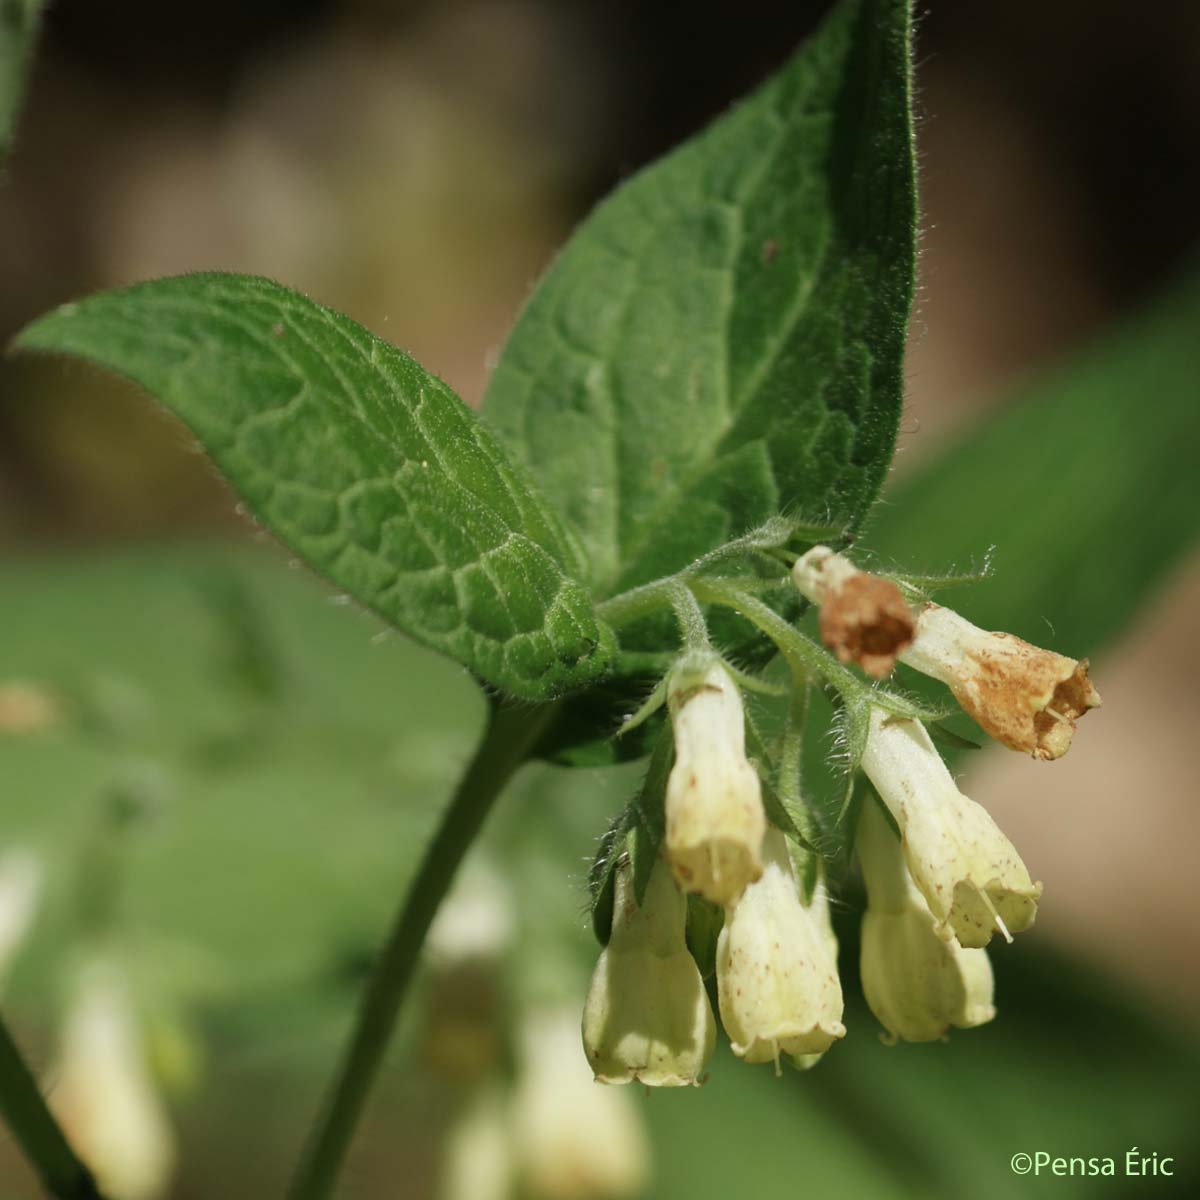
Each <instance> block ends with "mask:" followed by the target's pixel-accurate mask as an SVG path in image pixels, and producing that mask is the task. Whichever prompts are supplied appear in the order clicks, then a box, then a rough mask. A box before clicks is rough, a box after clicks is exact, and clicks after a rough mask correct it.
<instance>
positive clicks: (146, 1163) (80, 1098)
mask: <svg viewBox="0 0 1200 1200" xmlns="http://www.w3.org/2000/svg"><path fill="white" fill-rule="evenodd" d="M50 1106H51V1108H52V1109H53V1110H54V1112H55V1114H56V1116H57V1117H58V1119H59V1120H60V1121H61V1122H62V1125H63V1129H64V1130H65V1131H66V1134H67V1137H68V1138H69V1139H70V1140H71V1143H72V1145H74V1147H75V1148H76V1149H77V1150H78V1151H79V1154H80V1156H81V1157H82V1158H83V1160H84V1162H86V1163H87V1164H88V1166H89V1167H91V1169H92V1171H93V1172H94V1173H95V1175H96V1179H97V1182H98V1183H99V1185H100V1189H101V1190H102V1191H103V1192H104V1194H105V1195H106V1196H110V1197H112V1200H155V1198H156V1197H159V1196H162V1195H163V1194H164V1193H165V1191H166V1189H167V1185H168V1183H169V1182H170V1178H171V1173H172V1171H173V1169H174V1166H175V1139H174V1136H173V1134H172V1132H171V1127H170V1125H169V1123H168V1121H167V1115H166V1112H165V1111H164V1109H163V1105H162V1102H161V1101H160V1099H159V1096H158V1093H157V1092H156V1090H155V1087H154V1083H153V1081H152V1080H151V1078H150V1073H149V1071H148V1069H147V1065H146V1060H145V1056H144V1054H143V1052H142V1046H141V1039H140V1035H139V1030H138V1026H137V1022H136V1018H135V1016H134V1012H133V1008H132V1004H131V1001H130V998H129V995H128V993H127V990H126V986H125V981H124V978H123V976H122V975H121V974H120V972H119V971H118V970H117V969H116V968H115V967H114V966H113V965H112V964H110V963H106V962H94V963H91V964H90V965H89V966H88V967H87V968H86V969H85V970H84V971H83V972H81V975H80V979H79V985H78V994H77V996H76V998H75V1002H74V1005H73V1007H72V1008H71V1009H70V1011H69V1012H68V1014H67V1020H66V1025H65V1027H64V1030H63V1039H62V1047H61V1053H60V1057H59V1062H58V1067H57V1069H56V1070H55V1072H54V1073H53V1075H52V1076H51V1087H50Z"/></svg>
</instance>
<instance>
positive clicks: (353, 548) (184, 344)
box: [16, 275, 612, 699]
mask: <svg viewBox="0 0 1200 1200" xmlns="http://www.w3.org/2000/svg"><path fill="white" fill-rule="evenodd" d="M16 344H17V346H18V347H21V348H24V349H35V350H52V351H59V352H61V353H64V354H72V355H76V356H78V357H80V358H85V359H88V360H90V361H92V362H96V363H99V364H100V365H102V366H105V367H108V368H110V369H111V370H113V371H116V372H117V373H119V374H121V375H125V376H127V377H128V378H130V379H132V380H134V381H135V382H137V383H139V384H141V385H142V386H143V387H145V388H147V389H148V390H149V391H150V392H151V393H152V394H154V395H155V396H156V397H157V398H158V399H160V400H161V401H162V402H163V403H164V404H166V405H167V407H168V408H170V409H171V410H172V411H173V412H174V413H176V414H177V415H178V416H179V417H180V418H182V419H183V420H184V421H185V422H186V423H187V424H188V426H189V427H190V428H191V429H192V431H193V432H194V433H195V434H196V435H197V437H199V438H200V440H201V441H202V442H203V443H204V445H205V447H206V448H207V449H208V451H209V453H210V454H212V456H213V459H214V461H215V462H216V463H217V465H218V466H219V467H220V468H221V469H222V471H224V472H225V474H226V475H228V477H229V478H230V479H231V480H232V482H233V483H234V485H235V486H236V487H237V488H238V490H239V491H240V492H241V494H242V495H243V496H244V497H245V498H246V500H247V501H248V502H249V504H250V506H251V507H252V508H253V510H254V512H255V513H256V515H258V516H259V517H260V518H261V519H262V520H263V521H264V522H265V523H266V524H267V525H268V526H269V527H270V528H271V530H272V531H273V532H274V533H276V534H277V535H278V536H279V537H280V538H281V539H282V540H283V541H284V542H285V543H287V545H289V546H290V547H291V548H292V549H293V550H295V551H296V552H297V553H298V554H300V555H302V556H303V557H304V558H305V559H307V561H308V562H309V563H311V564H312V565H313V566H314V567H316V569H317V570H318V571H320V572H321V573H322V574H323V575H325V576H326V577H327V578H329V579H331V580H333V582H335V583H336V584H338V585H339V586H341V587H344V588H345V589H346V590H347V591H349V592H350V593H351V594H352V595H353V596H355V597H356V598H357V599H359V600H360V601H361V602H362V603H363V604H366V605H367V606H369V607H370V608H372V609H374V610H375V611H376V612H378V613H379V614H380V615H381V616H383V617H385V618H386V619H387V620H389V621H391V622H392V623H393V624H395V625H396V626H398V627H399V628H400V629H402V630H403V631H404V632H405V633H408V634H409V635H411V636H412V637H414V638H416V639H417V640H418V641H419V642H421V643H423V644H424V645H426V646H431V647H432V648H433V649H435V650H440V651H441V652H442V653H444V654H447V655H449V656H450V657H451V658H454V659H456V660H457V661H458V662H460V663H462V664H463V665H465V666H467V667H469V668H470V669H471V670H472V671H474V672H475V673H476V674H477V675H479V676H480V677H481V678H482V679H484V680H486V681H487V682H488V683H491V684H494V685H495V686H497V687H499V688H501V689H503V690H506V691H509V692H511V693H512V694H513V695H516V696H519V697H522V698H525V699H543V698H545V697H547V696H550V695H554V694H556V693H558V692H561V691H563V690H565V689H568V688H572V687H577V686H579V685H582V684H585V683H588V682H591V681H592V680H594V679H596V678H597V677H598V676H600V675H602V674H603V673H604V671H605V670H606V669H607V668H608V666H609V661H610V658H611V654H612V636H611V634H610V633H609V632H608V631H607V630H605V628H604V627H603V626H602V625H601V623H600V622H599V621H598V620H597V618H596V616H595V613H594V612H593V609H592V604H591V600H590V599H589V597H588V595H587V593H586V592H585V591H584V590H583V588H582V587H581V586H580V585H579V584H578V583H576V582H575V580H574V579H573V578H572V574H573V571H574V569H575V567H576V565H577V563H576V560H575V556H574V554H573V551H572V549H571V547H570V545H569V543H568V541H567V539H566V537H565V535H564V533H563V531H562V529H561V528H560V526H559V524H558V521H557V520H556V518H555V516H554V514H553V513H552V512H551V511H550V509H549V507H548V506H547V505H546V503H545V501H544V500H543V499H542V497H541V496H540V495H539V493H538V492H537V490H536V488H535V487H534V486H533V484H532V482H531V481H530V480H528V479H527V478H526V477H525V476H524V474H523V472H522V471H520V470H519V469H517V468H515V467H514V466H513V464H512V463H510V462H509V461H508V458H507V456H506V454H505V452H504V451H503V449H501V447H500V446H499V445H498V444H497V443H496V441H495V439H494V438H493V437H492V436H491V435H490V434H489V433H488V432H487V430H486V429H484V428H483V426H482V425H481V424H480V423H479V421H478V419H477V418H476V417H475V415H474V413H472V412H471V410H470V409H468V408H467V407H466V405H464V404H463V403H462V401H461V400H459V398H458V397H457V396H456V395H454V393H453V392H452V391H451V390H450V389H449V388H448V387H447V386H446V385H445V384H444V383H442V382H441V380H439V379H437V378H435V377H434V376H432V375H430V374H429V373H428V372H426V371H424V370H423V369H422V368H421V367H420V366H419V365H418V364H417V363H415V362H414V361H413V360H412V359H411V358H409V357H408V356H407V355H406V354H404V353H402V352H401V351H400V350H398V349H396V347H394V346H392V345H390V344H389V343H388V342H385V341H383V340H382V339H380V338H377V337H375V336H374V335H372V334H371V333H369V332H368V331H367V330H365V329H363V328H362V327H361V326H360V325H356V324H355V323H354V322H353V321H351V320H350V319H349V318H347V317H344V316H342V315H341V314H340V313H336V312H333V311H332V310H330V309H327V308H323V307H321V306H320V305H318V304H314V303H313V302H312V301H311V300H308V299H307V298H306V297H304V296H301V295H300V294H299V293H297V292H293V291H289V290H288V289H286V288H283V287H280V286H279V285H278V284H275V283H271V282H270V281H269V280H265V279H256V278H252V277H248V276H239V275H188V276H181V277H179V278H175V279H163V280H159V281H157V282H154V283H147V284H141V285H138V286H137V287H133V288H129V289H126V290H124V291H118V292H110V293H106V294H103V295H99V296H93V297H91V298H90V299H87V300H84V301H81V302H80V303H77V304H68V305H65V306H63V307H62V308H60V309H58V310H57V311H55V312H53V313H50V314H49V315H47V316H45V317H42V318H41V319H40V320H38V321H36V322H34V324H32V325H30V326H29V327H28V328H27V329H26V330H25V331H24V332H23V333H22V334H21V335H20V337H19V338H18V339H17V343H16Z"/></svg>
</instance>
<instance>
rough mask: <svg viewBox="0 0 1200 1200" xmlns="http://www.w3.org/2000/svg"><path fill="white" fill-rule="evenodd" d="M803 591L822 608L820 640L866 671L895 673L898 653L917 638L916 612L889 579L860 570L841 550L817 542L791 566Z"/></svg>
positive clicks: (881, 675)
mask: <svg viewBox="0 0 1200 1200" xmlns="http://www.w3.org/2000/svg"><path fill="white" fill-rule="evenodd" d="M792 579H793V581H794V582H795V584H796V587H797V588H798V589H799V591H800V593H801V595H803V596H805V597H806V598H807V599H808V600H811V601H812V602H813V603H814V604H817V605H819V606H820V609H821V615H820V622H819V629H820V634H821V640H822V641H823V642H824V643H825V645H826V646H828V647H829V648H830V650H832V651H833V652H834V654H836V655H837V657H838V659H839V661H841V662H854V663H857V664H858V665H859V666H860V667H862V669H863V670H864V671H866V672H867V674H868V675H874V676H875V678H876V679H883V678H884V677H885V676H887V675H889V674H891V671H892V668H893V667H894V666H895V665H896V656H897V655H898V654H899V653H900V651H901V650H902V649H903V648H904V647H905V646H907V645H908V643H909V642H911V641H912V639H913V626H914V622H913V615H912V610H911V609H910V608H909V607H908V602H907V601H906V600H905V599H904V593H903V592H902V591H901V590H900V589H899V588H898V587H897V586H896V584H894V583H893V582H892V581H891V580H890V579H883V578H881V577H880V576H878V575H872V574H870V573H869V572H867V571H860V570H859V569H858V568H857V567H856V566H855V565H854V564H853V563H852V562H851V561H850V560H849V559H848V558H846V556H845V555H843V554H836V553H835V552H834V551H832V550H831V549H830V548H829V547H828V546H814V547H813V548H812V549H811V550H809V551H808V553H807V554H803V555H801V556H800V557H799V558H798V559H797V560H796V563H795V566H793V568H792Z"/></svg>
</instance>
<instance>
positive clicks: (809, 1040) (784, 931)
mask: <svg viewBox="0 0 1200 1200" xmlns="http://www.w3.org/2000/svg"><path fill="white" fill-rule="evenodd" d="M821 903H823V901H822V902H821ZM717 992H718V999H719V1002H720V1009H721V1022H722V1024H723V1025H724V1026H725V1032H726V1033H728V1034H729V1040H730V1042H731V1044H732V1046H733V1051H734V1053H735V1054H737V1055H739V1056H740V1057H741V1058H743V1059H745V1060H746V1062H751V1063H761V1062H774V1063H776V1064H778V1062H779V1058H780V1055H789V1056H792V1057H794V1058H800V1059H801V1060H804V1059H805V1058H806V1056H809V1055H819V1054H822V1053H823V1052H824V1051H825V1050H827V1049H828V1048H829V1047H830V1046H831V1045H832V1044H833V1043H834V1042H835V1041H836V1040H837V1039H838V1038H840V1037H842V1036H844V1035H845V1032H846V1028H845V1026H844V1025H843V1024H842V986H841V982H840V981H839V979H838V973H837V956H836V942H834V941H833V939H832V937H831V931H830V930H829V928H828V914H827V910H823V909H822V907H821V904H820V903H819V904H818V905H817V906H816V908H814V906H812V905H807V904H805V903H803V902H802V900H801V897H800V892H799V889H798V887H797V884H796V876H795V872H794V870H793V867H792V862H791V858H790V856H789V854H788V848H787V842H786V840H785V838H784V835H783V834H782V833H780V831H779V830H777V829H775V828H773V827H772V828H769V829H768V830H767V834H766V837H765V838H764V839H763V873H762V877H761V878H760V879H759V880H758V881H757V882H755V883H752V884H750V886H749V887H747V888H746V891H745V893H744V894H743V895H742V897H741V898H740V899H739V900H738V901H737V902H736V903H735V904H734V905H733V906H732V907H731V908H730V909H729V910H728V911H727V912H726V917H725V926H724V928H723V929H722V930H721V935H720V937H719V938H718V941H717ZM801 1065H808V1064H807V1063H805V1062H803V1061H802V1062H801Z"/></svg>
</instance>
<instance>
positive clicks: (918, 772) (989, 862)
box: [862, 708, 1042, 947]
mask: <svg viewBox="0 0 1200 1200" xmlns="http://www.w3.org/2000/svg"><path fill="white" fill-rule="evenodd" d="M862 769H863V770H864V771H865V772H866V774H867V777H868V778H869V779H870V780H871V782H872V783H873V784H874V785H875V789H876V791H878V793H879V795H880V796H881V797H882V798H883V802H884V803H885V804H886V805H887V807H888V810H889V811H890V812H891V814H892V817H893V818H894V819H895V821H896V824H897V825H898V826H899V828H900V835H901V839H902V843H901V844H902V847H903V851H904V858H905V861H906V862H907V864H908V869H909V871H910V873H911V874H912V877H913V881H914V882H915V883H916V885H917V887H918V889H919V890H920V892H921V895H923V896H924V897H925V900H926V902H927V903H928V905H929V910H930V912H931V913H932V914H933V916H934V919H935V921H936V929H937V932H938V934H939V936H941V937H944V938H950V937H956V938H957V939H958V941H959V942H960V943H961V944H962V945H963V946H966V947H981V946H986V945H987V944H988V942H989V941H991V938H992V934H993V932H995V931H997V930H999V931H1000V932H1001V933H1002V934H1004V935H1005V937H1008V936H1009V935H1010V934H1012V933H1019V932H1020V931H1021V930H1023V929H1028V928H1029V926H1030V925H1032V924H1033V920H1034V917H1035V916H1036V915H1037V902H1038V897H1039V896H1040V895H1041V894H1042V885H1041V884H1040V883H1037V884H1035V883H1034V882H1033V881H1032V880H1031V879H1030V877H1029V872H1028V871H1027V870H1026V869H1025V864H1024V863H1023V862H1022V861H1021V859H1020V856H1019V855H1018V854H1017V852H1016V850H1015V849H1013V845H1012V843H1011V842H1010V841H1009V840H1008V838H1006V837H1005V836H1004V834H1003V833H1001V832H1000V829H999V828H998V827H997V825H996V823H995V821H993V820H992V818H991V817H990V816H989V815H988V812H987V810H986V809H985V808H983V807H982V806H981V805H979V804H976V803H975V802H974V801H973V800H969V799H968V798H967V797H966V796H964V795H963V794H962V793H961V792H960V791H959V790H958V787H957V785H956V784H955V782H954V779H953V777H952V776H951V774H950V772H949V771H948V770H947V769H946V764H945V763H944V762H943V761H942V759H941V756H940V755H939V754H938V752H937V750H936V749H935V748H934V745H933V742H932V741H931V740H930V738H929V734H928V733H927V732H926V729H925V726H924V725H922V724H921V722H920V721H916V720H912V719H909V718H902V717H896V716H893V715H891V714H889V713H887V712H885V711H884V710H883V709H881V708H875V709H872V711H871V718H870V732H869V733H868V735H867V744H866V748H865V750H864V752H863V757H862Z"/></svg>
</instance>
